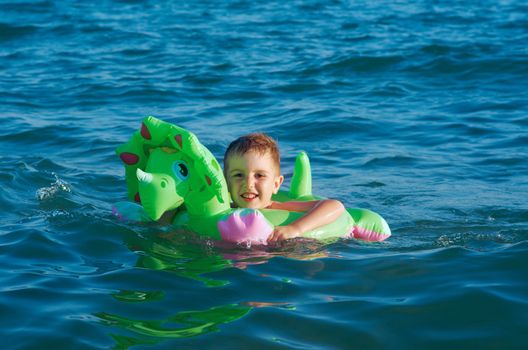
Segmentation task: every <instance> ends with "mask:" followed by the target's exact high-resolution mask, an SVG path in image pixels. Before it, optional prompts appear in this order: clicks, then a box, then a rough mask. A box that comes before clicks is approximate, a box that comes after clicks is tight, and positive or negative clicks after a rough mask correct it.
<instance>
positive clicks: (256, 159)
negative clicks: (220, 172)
mask: <svg viewBox="0 0 528 350" xmlns="http://www.w3.org/2000/svg"><path fill="white" fill-rule="evenodd" d="M227 164H228V166H229V167H230V168H231V167H233V166H260V167H263V168H266V169H269V168H273V169H275V163H274V162H273V158H272V156H271V154H270V152H262V153H261V152H255V151H249V152H246V153H244V154H232V155H230V156H229V157H228V159H227Z"/></svg>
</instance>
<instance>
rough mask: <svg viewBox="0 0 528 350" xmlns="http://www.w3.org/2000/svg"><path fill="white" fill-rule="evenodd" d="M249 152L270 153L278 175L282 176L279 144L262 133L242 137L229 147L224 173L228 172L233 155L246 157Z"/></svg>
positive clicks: (225, 156)
mask: <svg viewBox="0 0 528 350" xmlns="http://www.w3.org/2000/svg"><path fill="white" fill-rule="evenodd" d="M248 152H256V153H257V154H258V155H261V156H263V155H265V154H266V153H269V154H270V155H271V159H272V160H273V163H274V165H275V168H276V171H277V175H280V153H279V147H278V146H277V142H276V141H275V140H274V139H273V138H272V137H270V136H269V135H266V134H264V133H261V132H255V133H251V134H247V135H244V136H240V137H239V138H238V139H236V140H234V141H233V142H231V143H230V144H229V146H228V147H227V149H226V151H225V154H224V172H227V170H228V169H227V159H228V158H229V157H231V156H232V155H235V154H236V155H244V154H246V153H248Z"/></svg>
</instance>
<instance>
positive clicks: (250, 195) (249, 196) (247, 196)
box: [242, 193, 257, 199]
mask: <svg viewBox="0 0 528 350" xmlns="http://www.w3.org/2000/svg"><path fill="white" fill-rule="evenodd" d="M242 198H246V199H253V198H257V195H256V194H253V193H244V194H243V195H242Z"/></svg>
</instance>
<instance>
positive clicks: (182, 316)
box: [94, 227, 328, 349]
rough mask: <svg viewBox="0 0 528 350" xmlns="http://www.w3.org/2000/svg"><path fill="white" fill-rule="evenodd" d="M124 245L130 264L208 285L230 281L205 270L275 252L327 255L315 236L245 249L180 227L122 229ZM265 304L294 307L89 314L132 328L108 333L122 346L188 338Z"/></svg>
mask: <svg viewBox="0 0 528 350" xmlns="http://www.w3.org/2000/svg"><path fill="white" fill-rule="evenodd" d="M143 229H144V228H141V229H138V230H143ZM125 244H126V246H127V247H129V249H130V250H132V251H133V252H135V253H136V254H137V256H138V258H137V261H136V267H139V268H145V269H152V270H157V271H159V270H162V271H166V272H169V273H173V274H176V275H177V276H179V277H183V278H186V279H191V280H194V281H199V282H202V283H203V284H204V285H205V286H207V287H210V288H218V287H222V286H225V285H227V284H229V283H230V282H229V281H226V280H216V279H213V278H210V277H207V274H210V273H213V272H218V271H221V270H224V269H226V268H238V269H246V268H248V266H250V265H256V264H264V263H267V262H268V261H269V260H270V259H271V258H273V257H276V256H282V257H288V258H292V259H297V260H313V259H318V258H324V257H328V252H327V250H326V246H325V245H324V244H322V243H320V242H318V241H312V240H304V239H302V240H298V241H292V242H285V243H283V244H281V245H278V246H274V247H266V248H265V249H264V248H261V249H256V248H255V247H252V248H251V249H250V248H248V247H240V246H226V245H224V244H218V242H211V241H209V240H204V239H201V238H198V237H196V236H194V235H192V234H191V235H190V234H188V233H184V232H183V233H182V232H164V231H160V230H159V228H157V227H156V228H154V229H153V227H147V228H146V230H143V232H134V233H133V234H127V235H126V236H125ZM165 295H166V293H165V292H164V291H159V290H158V291H139V290H120V291H119V292H116V293H114V294H112V296H113V297H114V299H116V300H118V301H120V302H125V303H142V302H152V301H161V300H163V299H164V298H165ZM268 307H273V308H281V309H287V310H295V306H294V305H293V304H291V303H287V302H267V301H245V302H240V303H235V304H226V305H220V306H215V307H212V308H210V309H207V310H190V311H180V312H178V313H176V314H175V315H173V316H170V317H168V318H166V319H160V320H152V319H149V320H146V319H132V318H128V317H125V316H120V315H117V314H114V313H109V312H97V313H95V314H94V315H95V316H96V317H97V318H98V320H100V322H101V323H102V324H104V325H106V326H109V327H117V328H120V329H121V330H126V331H128V332H132V333H133V334H132V335H123V334H110V336H111V337H112V339H114V341H115V346H114V348H115V349H128V348H129V347H132V346H136V345H141V344H142V345H155V344H158V343H160V342H162V341H163V340H165V339H167V338H188V337H194V336H197V335H202V334H206V333H210V332H215V331H218V330H219V327H218V326H219V325H221V324H225V323H229V322H232V321H235V320H237V319H240V318H242V317H244V316H245V315H247V314H248V313H249V312H250V311H251V310H252V309H254V308H268Z"/></svg>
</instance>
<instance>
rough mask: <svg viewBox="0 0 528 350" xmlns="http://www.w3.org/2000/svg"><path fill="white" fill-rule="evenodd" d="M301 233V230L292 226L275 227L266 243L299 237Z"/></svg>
mask: <svg viewBox="0 0 528 350" xmlns="http://www.w3.org/2000/svg"><path fill="white" fill-rule="evenodd" d="M301 233H302V232H301V230H299V229H298V228H297V227H296V226H294V225H288V226H277V227H275V229H274V230H273V232H272V233H271V235H270V236H269V237H268V243H270V242H277V241H282V240H285V239H290V238H295V237H299V236H300V235H301Z"/></svg>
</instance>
